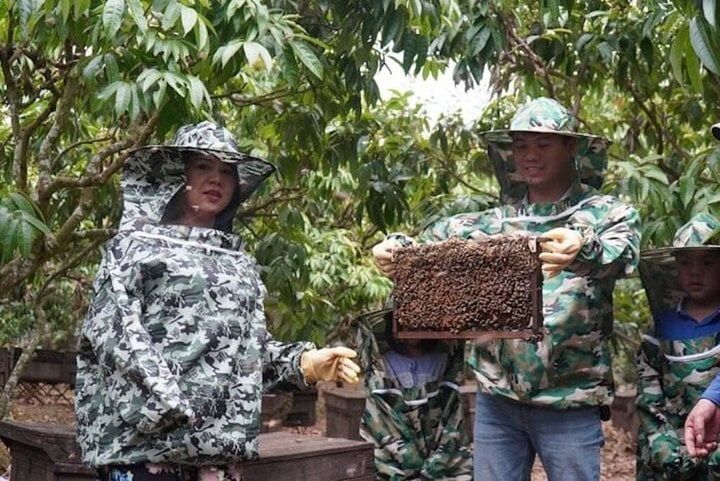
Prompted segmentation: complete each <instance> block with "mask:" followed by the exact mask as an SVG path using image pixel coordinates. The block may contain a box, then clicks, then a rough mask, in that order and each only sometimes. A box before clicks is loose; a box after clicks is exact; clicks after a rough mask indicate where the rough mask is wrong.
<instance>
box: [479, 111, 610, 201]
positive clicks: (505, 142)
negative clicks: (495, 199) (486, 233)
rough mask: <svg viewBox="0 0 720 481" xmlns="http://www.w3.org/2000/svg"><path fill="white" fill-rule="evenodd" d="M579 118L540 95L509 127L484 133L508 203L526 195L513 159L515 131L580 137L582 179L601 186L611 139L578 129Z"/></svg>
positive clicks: (578, 160) (578, 161)
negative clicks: (512, 134) (512, 136)
mask: <svg viewBox="0 0 720 481" xmlns="http://www.w3.org/2000/svg"><path fill="white" fill-rule="evenodd" d="M577 123H578V122H577V119H576V118H575V116H574V115H573V114H572V112H570V111H569V110H568V109H566V108H565V107H563V106H562V105H561V104H560V103H558V102H557V101H556V100H553V99H549V98H545V97H540V98H538V99H535V100H533V101H531V102H529V103H527V104H525V105H523V106H522V107H520V108H519V109H518V110H517V112H516V113H515V115H514V116H513V118H512V121H511V122H510V128H509V129H505V130H490V131H487V132H483V133H482V134H480V135H481V137H482V138H483V140H484V141H485V142H486V143H487V145H488V153H489V156H490V160H491V161H492V163H493V167H494V169H495V175H496V177H497V178H498V181H499V183H500V195H501V198H502V201H503V202H504V203H512V202H514V201H517V200H519V199H521V198H522V197H523V195H524V194H525V190H526V185H525V181H524V180H523V179H522V177H521V176H520V175H519V174H518V173H517V171H516V168H515V162H514V160H513V158H512V150H511V148H510V146H511V144H512V138H511V137H510V134H511V133H513V132H534V133H546V134H557V135H564V136H567V137H573V138H575V139H577V150H576V152H575V165H574V166H575V170H576V172H577V174H578V177H579V179H580V182H582V183H584V184H588V185H590V186H592V187H595V188H599V187H600V186H601V185H602V183H603V172H604V171H605V168H606V167H607V147H608V145H609V143H610V142H609V141H608V140H607V139H605V138H603V137H599V136H596V135H591V134H582V133H578V132H576V130H577Z"/></svg>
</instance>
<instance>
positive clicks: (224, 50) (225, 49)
mask: <svg viewBox="0 0 720 481" xmlns="http://www.w3.org/2000/svg"><path fill="white" fill-rule="evenodd" d="M243 43H244V42H243V41H242V40H233V41H232V42H229V43H228V44H227V45H223V46H222V47H220V48H218V49H217V50H216V51H215V54H214V55H213V59H212V63H213V65H215V64H217V63H218V62H220V65H221V67H222V68H225V66H226V65H227V63H228V62H229V61H230V59H231V58H233V57H234V56H235V54H236V53H238V51H239V50H240V49H241V48H242V45H243Z"/></svg>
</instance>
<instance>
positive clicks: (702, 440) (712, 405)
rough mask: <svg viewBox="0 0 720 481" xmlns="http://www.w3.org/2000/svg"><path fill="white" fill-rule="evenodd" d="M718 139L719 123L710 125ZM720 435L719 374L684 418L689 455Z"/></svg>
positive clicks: (703, 450)
mask: <svg viewBox="0 0 720 481" xmlns="http://www.w3.org/2000/svg"><path fill="white" fill-rule="evenodd" d="M710 131H711V132H712V134H713V137H715V139H717V140H720V123H717V124H715V125H713V126H712V127H710ZM718 437H720V375H719V376H716V377H715V379H713V381H712V383H711V384H710V386H708V388H707V389H706V390H705V392H704V393H703V394H702V396H700V399H699V400H698V402H697V403H696V404H695V406H693V408H692V410H691V411H690V413H689V414H688V416H687V418H686V419H685V446H686V447H687V450H688V453H690V455H691V456H700V457H703V456H707V455H708V454H709V453H710V452H711V451H713V450H714V449H715V448H716V447H717V445H718Z"/></svg>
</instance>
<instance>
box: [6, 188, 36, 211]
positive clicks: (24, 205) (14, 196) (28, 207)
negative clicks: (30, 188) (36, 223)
mask: <svg viewBox="0 0 720 481" xmlns="http://www.w3.org/2000/svg"><path fill="white" fill-rule="evenodd" d="M8 200H9V201H10V206H11V207H15V210H19V211H21V212H25V213H27V214H30V215H35V213H36V212H37V211H36V209H35V207H34V206H33V204H32V203H31V201H30V200H29V199H28V198H26V197H25V196H24V195H23V194H21V193H20V192H13V193H11V194H10V196H9V198H8Z"/></svg>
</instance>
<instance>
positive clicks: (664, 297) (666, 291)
mask: <svg viewBox="0 0 720 481" xmlns="http://www.w3.org/2000/svg"><path fill="white" fill-rule="evenodd" d="M699 249H700V250H720V220H718V219H717V218H716V217H715V216H713V215H712V214H709V213H707V212H702V213H699V214H696V215H695V216H693V218H692V219H690V220H689V221H688V222H687V223H686V224H684V225H683V226H682V227H680V228H679V229H678V230H677V232H676V233H675V236H674V237H673V245H672V247H661V248H658V249H649V250H646V251H643V252H642V255H641V256H640V278H641V279H642V281H643V287H644V288H645V292H646V294H647V297H648V302H649V304H650V310H651V311H652V314H653V316H654V317H657V316H659V315H660V313H661V312H664V311H666V310H668V309H675V307H676V306H677V305H678V303H679V302H680V299H681V298H682V297H683V292H682V290H681V289H680V286H679V284H678V281H677V268H676V266H675V253H677V252H680V251H683V250H699Z"/></svg>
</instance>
